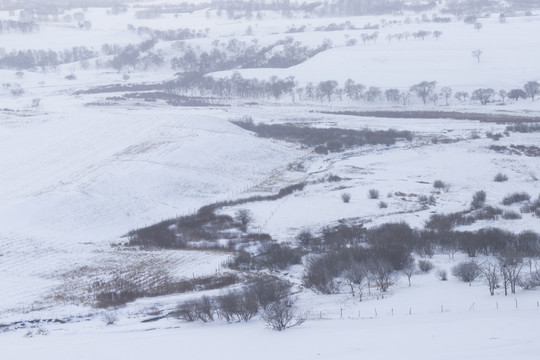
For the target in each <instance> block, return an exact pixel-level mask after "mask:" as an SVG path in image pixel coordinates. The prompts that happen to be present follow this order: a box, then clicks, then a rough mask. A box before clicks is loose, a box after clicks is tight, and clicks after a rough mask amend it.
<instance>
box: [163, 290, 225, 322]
mask: <svg viewBox="0 0 540 360" xmlns="http://www.w3.org/2000/svg"><path fill="white" fill-rule="evenodd" d="M214 311H215V310H214V304H213V301H212V300H211V299H210V298H209V297H207V296H203V297H202V298H201V299H198V300H190V301H186V302H184V303H182V304H180V305H178V307H177V309H176V311H174V312H173V313H172V314H171V315H173V316H174V317H176V318H178V319H180V320H184V321H189V322H192V321H195V320H201V321H203V322H209V321H214Z"/></svg>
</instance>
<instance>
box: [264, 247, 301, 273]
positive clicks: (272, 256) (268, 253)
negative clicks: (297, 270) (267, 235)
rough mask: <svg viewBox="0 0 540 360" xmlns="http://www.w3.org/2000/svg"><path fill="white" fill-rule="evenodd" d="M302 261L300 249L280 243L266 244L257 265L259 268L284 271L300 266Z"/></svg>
mask: <svg viewBox="0 0 540 360" xmlns="http://www.w3.org/2000/svg"><path fill="white" fill-rule="evenodd" d="M301 260H302V253H301V251H300V250H299V249H295V248H292V247H290V246H288V245H282V244H279V243H265V244H263V246H262V250H261V253H260V254H259V255H257V257H256V264H257V265H258V267H259V268H262V267H266V268H268V269H270V270H284V269H286V268H288V267H289V266H291V265H296V264H300V262H301Z"/></svg>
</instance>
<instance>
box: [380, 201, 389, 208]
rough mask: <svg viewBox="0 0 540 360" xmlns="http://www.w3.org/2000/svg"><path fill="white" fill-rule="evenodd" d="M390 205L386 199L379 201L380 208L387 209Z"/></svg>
mask: <svg viewBox="0 0 540 360" xmlns="http://www.w3.org/2000/svg"><path fill="white" fill-rule="evenodd" d="M387 207H388V204H387V203H386V202H384V201H380V202H379V209H386V208H387Z"/></svg>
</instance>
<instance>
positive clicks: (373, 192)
mask: <svg viewBox="0 0 540 360" xmlns="http://www.w3.org/2000/svg"><path fill="white" fill-rule="evenodd" d="M368 198H370V199H378V198H379V190H376V189H370V190H369V191H368Z"/></svg>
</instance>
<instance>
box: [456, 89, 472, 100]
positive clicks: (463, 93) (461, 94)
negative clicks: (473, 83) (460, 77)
mask: <svg viewBox="0 0 540 360" xmlns="http://www.w3.org/2000/svg"><path fill="white" fill-rule="evenodd" d="M454 97H455V98H456V99H458V100H459V101H460V102H465V101H466V100H467V98H468V97H469V93H468V92H466V91H458V92H456V93H455V94H454Z"/></svg>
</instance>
